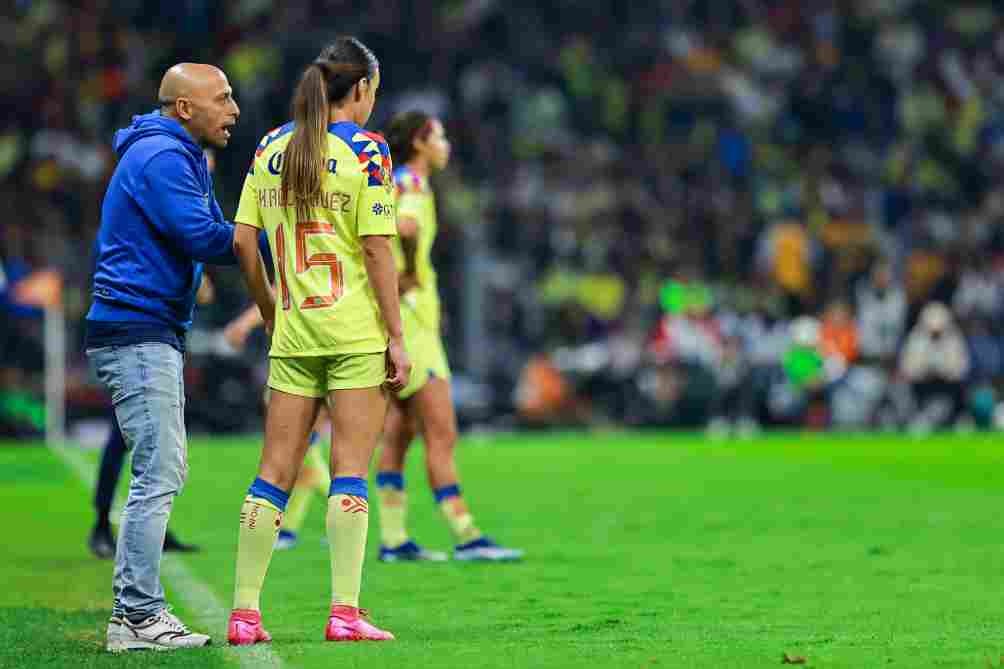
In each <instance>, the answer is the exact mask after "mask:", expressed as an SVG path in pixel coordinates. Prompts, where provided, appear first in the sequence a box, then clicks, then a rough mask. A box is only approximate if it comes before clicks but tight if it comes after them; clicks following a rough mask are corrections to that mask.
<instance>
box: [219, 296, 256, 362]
mask: <svg viewBox="0 0 1004 669" xmlns="http://www.w3.org/2000/svg"><path fill="white" fill-rule="evenodd" d="M264 323H265V321H264V319H262V317H261V311H259V310H258V305H257V304H252V305H251V306H250V307H248V308H247V309H245V310H244V311H243V312H241V314H240V315H239V316H238V317H237V318H235V319H233V320H232V321H230V322H229V323H227V325H226V327H224V328H223V338H224V339H225V340H226V342H227V343H228V344H230V345H231V346H233V347H234V349H236V350H238V351H240V350H241V349H243V348H244V344H246V343H247V340H248V337H250V336H251V333H252V332H254V329H255V328H257V327H261V326H262V325H263V324H264Z"/></svg>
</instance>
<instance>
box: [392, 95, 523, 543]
mask: <svg viewBox="0 0 1004 669" xmlns="http://www.w3.org/2000/svg"><path fill="white" fill-rule="evenodd" d="M387 140H388V142H389V143H390V147H391V154H392V155H393V156H394V157H395V159H396V160H397V161H398V167H397V168H396V169H395V170H394V182H395V185H396V187H397V227H398V236H399V243H398V244H395V255H396V256H397V260H398V270H399V272H400V273H401V279H400V289H401V293H402V297H401V312H402V313H401V320H402V323H403V325H404V334H405V341H406V342H407V345H408V351H409V354H410V355H411V358H412V361H413V363H414V367H413V371H412V375H411V381H410V383H409V384H408V386H407V387H406V388H404V390H402V391H401V392H400V393H398V395H397V400H396V401H392V402H391V407H390V409H389V411H388V413H387V421H386V425H385V427H384V440H383V442H384V447H383V451H382V453H381V455H380V468H379V473H378V474H377V495H378V497H379V498H380V538H381V547H380V559H381V560H383V561H386V562H394V561H398V560H435V561H439V560H443V559H445V558H446V556H445V555H443V554H442V553H437V552H435V551H427V550H425V549H423V548H422V547H421V546H419V545H418V544H417V543H415V542H414V541H412V540H411V538H410V535H409V534H408V527H407V511H408V500H407V496H406V494H405V488H404V474H403V470H404V460H405V456H406V455H407V453H408V447H409V446H410V445H411V442H412V441H413V440H414V438H415V433H416V429H417V430H420V431H421V433H422V438H423V440H424V441H425V463H426V468H427V470H428V476H429V484H430V485H431V486H432V488H433V493H434V494H435V497H436V502H437V504H439V508H440V510H441V511H442V513H443V517H444V518H445V519H446V522H447V524H448V525H449V526H450V530H451V532H452V533H453V536H454V539H455V542H456V548H455V549H454V551H453V556H454V558H455V559H457V560H487V561H506V560H518V559H520V558H521V557H523V551H521V550H516V549H511V548H503V547H502V546H499V545H498V544H496V543H495V542H494V541H492V540H491V539H489V538H488V537H486V536H485V535H484V534H482V532H481V530H480V529H478V526H477V525H476V524H475V522H474V517H473V516H472V515H471V512H470V511H469V509H468V507H467V503H466V501H465V500H464V498H463V496H462V494H461V491H460V483H459V478H458V475H457V463H456V458H455V457H454V455H455V448H456V445H457V418H456V414H455V413H454V409H453V398H452V396H451V393H450V368H449V365H448V363H447V360H446V352H445V350H444V348H443V342H442V337H441V336H440V327H441V326H440V313H441V309H440V300H439V291H438V289H437V287H436V270H435V269H434V268H433V266H432V257H431V256H432V245H433V242H434V241H435V239H436V227H437V223H436V201H435V196H434V194H433V192H432V188H431V187H430V186H429V174H430V173H431V172H432V171H433V170H442V169H443V168H445V167H446V165H447V163H448V162H449V160H450V142H449V140H448V139H447V138H446V133H445V131H444V129H443V124H442V123H441V122H440V121H439V120H438V119H436V118H433V117H430V116H429V115H427V114H424V113H422V112H418V111H412V112H406V113H403V114H398V115H397V116H395V117H394V118H393V119H392V120H391V122H390V125H389V127H388V129H387Z"/></svg>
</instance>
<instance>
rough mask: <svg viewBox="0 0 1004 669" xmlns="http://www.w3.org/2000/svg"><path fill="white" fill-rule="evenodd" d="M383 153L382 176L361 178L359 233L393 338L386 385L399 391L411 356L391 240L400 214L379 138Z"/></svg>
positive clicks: (382, 148) (385, 151) (383, 148)
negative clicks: (405, 340) (397, 212)
mask: <svg viewBox="0 0 1004 669" xmlns="http://www.w3.org/2000/svg"><path fill="white" fill-rule="evenodd" d="M380 153H381V154H382V155H383V157H384V165H383V168H384V169H383V170H382V171H381V173H380V176H379V178H377V177H376V175H370V177H369V178H364V179H361V180H360V184H359V198H358V200H357V202H358V203H359V204H358V207H357V209H356V212H357V214H356V234H357V235H358V236H359V238H360V242H361V244H362V247H363V263H364V264H365V266H366V274H367V276H368V277H369V281H370V284H371V285H372V286H373V292H374V294H375V295H376V300H377V305H378V306H379V308H380V316H381V317H382V318H383V322H384V325H385V327H386V328H387V336H388V337H389V339H390V341H389V342H388V344H387V364H388V367H389V369H388V374H389V377H388V379H387V383H386V385H387V387H388V388H390V389H391V390H392V391H395V392H396V391H398V390H400V389H402V388H404V387H405V386H406V385H408V377H409V376H410V374H411V360H409V359H408V353H407V352H406V351H405V348H404V329H403V326H402V325H401V302H400V300H399V299H398V276H397V264H396V262H395V260H394V253H393V251H392V250H391V244H390V239H391V237H393V236H394V235H396V234H397V224H396V221H397V217H396V216H395V215H394V210H395V208H394V197H393V190H392V189H393V182H392V181H391V173H392V171H393V170H392V169H391V165H390V150H389V149H388V148H387V145H386V143H384V142H380ZM374 179H376V180H374Z"/></svg>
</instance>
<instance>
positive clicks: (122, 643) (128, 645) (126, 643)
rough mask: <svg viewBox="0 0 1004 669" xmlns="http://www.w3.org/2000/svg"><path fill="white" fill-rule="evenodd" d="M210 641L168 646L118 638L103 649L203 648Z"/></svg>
mask: <svg viewBox="0 0 1004 669" xmlns="http://www.w3.org/2000/svg"><path fill="white" fill-rule="evenodd" d="M211 645H212V641H211V640H210V641H206V643H204V644H202V645H201V646H168V645H166V644H162V643H157V642H156V641H147V640H146V639H118V640H115V641H109V642H108V643H107V644H106V645H105V650H107V651H108V652H109V653H124V652H127V651H138V650H154V651H167V650H186V649H189V648H205V647H206V646H211Z"/></svg>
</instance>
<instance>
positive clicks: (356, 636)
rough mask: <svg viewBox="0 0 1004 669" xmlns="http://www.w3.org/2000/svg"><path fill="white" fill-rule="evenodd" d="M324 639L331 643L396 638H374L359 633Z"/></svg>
mask: <svg viewBox="0 0 1004 669" xmlns="http://www.w3.org/2000/svg"><path fill="white" fill-rule="evenodd" d="M324 640H325V641H326V642H329V643H356V642H361V641H393V640H394V639H373V638H370V637H368V636H362V635H359V634H357V635H353V636H350V637H346V638H343V639H329V638H328V637H324Z"/></svg>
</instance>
